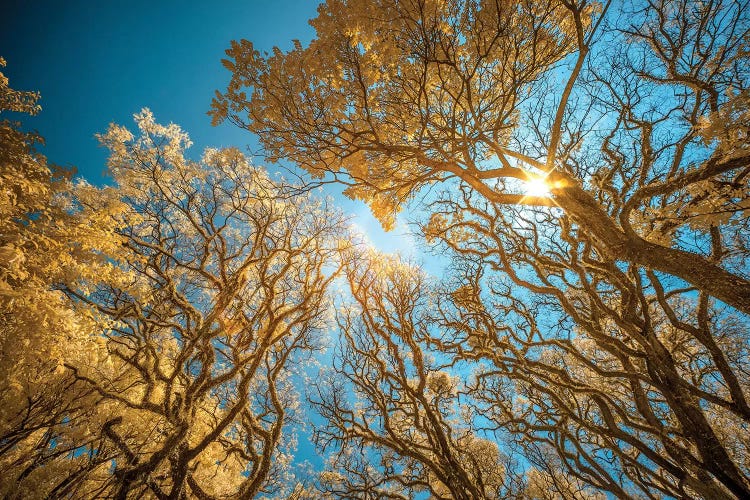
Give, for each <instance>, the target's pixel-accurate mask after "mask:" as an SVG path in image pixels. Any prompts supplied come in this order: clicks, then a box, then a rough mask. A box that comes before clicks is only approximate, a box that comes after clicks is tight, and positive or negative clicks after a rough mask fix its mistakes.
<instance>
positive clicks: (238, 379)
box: [65, 110, 345, 498]
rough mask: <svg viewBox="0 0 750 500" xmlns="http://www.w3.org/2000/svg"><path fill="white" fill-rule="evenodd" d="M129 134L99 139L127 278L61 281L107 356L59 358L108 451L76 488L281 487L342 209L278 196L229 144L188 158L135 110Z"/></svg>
mask: <svg viewBox="0 0 750 500" xmlns="http://www.w3.org/2000/svg"><path fill="white" fill-rule="evenodd" d="M136 122H137V124H138V127H139V130H140V136H139V137H134V136H133V135H132V134H131V133H130V132H129V131H128V130H127V129H125V128H124V127H120V126H115V125H113V126H111V127H110V129H109V131H108V132H107V133H106V134H104V135H102V136H101V141H102V143H103V144H104V145H105V146H107V147H108V148H109V149H110V151H111V156H110V160H109V166H110V171H111V173H112V175H113V177H114V179H115V180H116V182H117V184H118V191H117V192H118V195H119V196H120V197H121V199H122V200H123V202H124V203H125V204H126V206H127V210H126V211H125V212H124V213H123V214H122V215H121V216H120V218H119V220H120V224H121V226H120V227H121V229H119V231H118V233H119V235H120V237H121V239H122V242H123V243H122V244H123V246H124V248H125V255H126V259H127V265H126V266H125V267H126V269H127V271H128V273H129V275H131V276H132V278H131V280H130V281H129V282H126V283H123V282H120V283H115V284H112V283H106V282H104V283H96V282H94V283H92V284H91V287H90V288H89V289H81V288H72V287H69V288H67V289H66V293H67V294H68V296H69V297H70V298H71V299H72V300H73V301H74V302H77V303H82V304H87V305H90V306H92V307H94V308H95V309H96V310H97V312H98V314H99V316H100V328H101V329H100V334H99V339H98V340H99V341H100V342H101V343H102V345H103V346H104V349H105V352H106V357H105V359H104V360H97V361H96V362H95V363H89V364H85V363H67V364H66V365H65V367H66V368H67V370H69V371H70V372H71V373H72V375H73V376H74V377H75V379H76V380H78V381H80V382H83V383H84V384H85V385H86V386H88V387H90V388H91V389H92V390H94V391H95V392H96V393H97V395H98V396H99V398H100V401H99V403H98V411H100V412H101V413H102V414H103V415H104V416H105V417H106V421H104V422H103V424H102V426H101V431H100V432H101V434H102V436H103V438H104V439H105V441H106V442H107V445H108V446H110V447H111V448H113V449H114V450H116V458H115V462H114V465H113V466H112V467H111V468H110V470H111V473H110V474H108V475H107V477H105V478H103V479H102V480H101V481H100V482H99V483H98V484H96V485H91V486H89V489H88V490H86V491H87V492H88V493H87V494H89V495H92V496H101V495H109V496H112V497H114V498H130V497H133V496H139V495H143V494H150V495H155V496H156V497H158V498H185V497H186V496H192V497H196V498H217V497H222V498H226V497H242V498H252V497H255V496H257V495H260V494H261V493H266V494H270V493H274V492H278V491H280V490H281V491H283V488H285V487H286V486H287V482H288V481H289V477H290V476H289V475H288V474H289V473H290V470H289V467H290V461H291V459H292V455H291V453H292V452H293V450H294V436H293V432H291V431H290V425H291V423H292V422H294V421H295V419H296V418H297V417H295V413H296V408H297V405H298V401H297V397H296V395H295V390H294V380H293V379H294V373H295V366H296V365H298V364H299V363H300V360H301V359H305V357H309V356H310V355H311V353H313V352H315V351H316V350H317V349H318V348H319V341H318V340H317V332H318V331H320V329H321V328H324V327H326V325H327V322H326V321H327V320H326V318H327V314H328V313H327V311H328V298H327V288H328V286H329V284H330V282H331V280H333V279H334V278H335V277H336V275H337V274H338V271H337V267H336V264H335V261H334V260H333V258H334V257H335V254H336V252H338V250H339V248H340V247H341V246H342V245H345V244H344V243H343V242H342V241H343V240H342V236H343V232H342V225H341V219H340V218H339V217H338V216H336V215H335V214H334V213H332V212H331V211H330V210H328V209H327V207H325V206H324V205H322V204H321V203H319V202H316V201H314V200H313V199H312V198H310V197H301V198H298V199H295V200H293V201H291V200H288V199H286V198H285V195H284V192H283V190H282V189H281V188H280V187H279V185H277V184H276V183H274V182H272V181H271V180H270V179H269V178H268V176H267V174H266V173H265V172H264V171H263V170H262V169H259V168H256V167H253V166H251V165H250V164H249V163H248V161H247V159H246V158H245V157H244V155H242V154H241V153H240V152H239V151H238V150H237V149H232V148H228V149H221V150H216V149H208V150H206V152H205V153H204V155H203V158H202V160H201V162H200V163H198V162H194V161H191V160H188V159H186V158H185V156H184V151H185V149H186V148H187V147H188V146H189V145H190V142H189V139H188V137H187V135H186V134H185V133H184V132H182V131H181V130H180V129H179V127H177V126H176V125H169V126H161V125H158V124H156V123H155V122H154V119H153V115H152V114H151V113H150V112H149V111H148V110H144V111H143V112H142V113H140V114H138V115H136Z"/></svg>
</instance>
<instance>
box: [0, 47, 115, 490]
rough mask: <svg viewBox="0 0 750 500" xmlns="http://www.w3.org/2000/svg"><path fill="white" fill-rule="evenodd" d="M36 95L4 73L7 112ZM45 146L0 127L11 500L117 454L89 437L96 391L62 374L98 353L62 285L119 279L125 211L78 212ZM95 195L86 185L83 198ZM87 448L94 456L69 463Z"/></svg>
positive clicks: (1, 439) (5, 450) (3, 396)
mask: <svg viewBox="0 0 750 500" xmlns="http://www.w3.org/2000/svg"><path fill="white" fill-rule="evenodd" d="M4 65H5V61H4V60H3V59H1V58H0V66H4ZM38 99H39V95H38V94H37V93H35V92H20V91H16V90H14V89H12V88H10V87H9V86H8V79H7V78H6V77H5V76H4V75H3V74H2V73H0V112H2V113H5V112H7V111H11V112H16V113H25V114H29V115H35V114H36V113H37V112H39V110H40V107H39V105H38V104H37V101H38ZM41 141H42V139H41V137H39V136H38V135H37V134H34V133H29V132H24V131H22V130H21V125H20V123H18V122H16V121H11V120H8V119H4V120H3V121H2V122H0V467H1V468H2V470H3V474H2V478H1V479H0V494H1V495H3V496H4V497H8V498H11V497H12V498H42V497H46V496H47V495H48V494H49V493H50V492H53V491H55V489H57V488H65V485H66V484H68V483H70V482H71V481H75V480H76V479H77V478H80V477H81V476H82V475H84V474H85V473H86V472H87V471H88V470H90V469H91V468H92V467H94V468H95V467H97V466H100V465H101V464H103V463H105V462H106V461H108V460H109V459H110V458H111V455H110V454H109V450H108V449H107V448H106V446H103V444H102V443H101V441H99V440H98V437H97V436H96V434H95V433H90V432H88V426H89V425H90V422H91V420H92V419H94V418H95V416H94V415H93V413H92V405H93V404H94V402H95V400H96V399H97V398H96V395H95V394H94V393H93V391H91V389H90V388H87V387H85V386H84V385H83V384H81V383H79V382H78V381H76V380H75V379H74V378H73V377H72V376H70V374H69V373H67V372H66V371H65V369H64V364H65V363H68V362H78V361H79V360H81V359H82V358H86V357H89V356H95V355H96V349H95V348H94V349H93V350H92V347H94V346H95V345H96V344H92V342H91V339H92V338H93V336H95V335H96V332H97V328H96V324H95V322H94V321H92V319H91V316H90V315H89V314H87V313H85V312H84V311H82V310H81V308H76V307H74V306H73V305H72V304H70V303H69V302H67V301H66V300H65V296H64V294H63V293H62V292H61V291H60V288H61V287H62V286H70V287H77V286H79V285H81V284H82V283H84V282H86V281H88V280H94V279H108V278H112V279H115V276H116V275H117V274H118V273H117V272H116V270H115V269H114V267H113V266H112V262H113V260H114V259H116V258H117V247H118V245H117V242H118V238H117V237H116V236H115V234H114V230H115V226H114V225H113V224H111V223H110V222H111V221H112V219H111V217H110V215H111V214H114V213H117V212H118V210H119V209H120V206H119V204H118V203H117V202H115V201H114V200H107V199H106V198H103V199H102V201H101V203H99V210H98V211H96V212H95V211H90V210H86V209H83V208H82V207H79V209H74V208H73V207H71V206H70V204H69V201H70V200H69V198H68V196H67V193H69V192H70V190H71V189H72V188H73V186H72V183H71V182H70V177H71V172H69V171H66V170H63V169H61V168H59V167H56V166H53V165H49V164H48V163H47V159H46V158H45V157H44V156H43V155H41V154H39V153H38V152H37V151H36V145H37V144H39V143H40V142H41ZM91 196H94V193H93V192H92V191H91V190H90V189H88V188H86V187H81V188H80V197H81V199H85V198H90V197H91ZM105 254H106V255H108V256H109V257H108V259H105V258H104V255H105ZM83 447H89V449H90V450H91V451H92V452H91V453H90V454H77V455H75V456H73V457H71V454H75V453H76V450H80V449H82V448H83Z"/></svg>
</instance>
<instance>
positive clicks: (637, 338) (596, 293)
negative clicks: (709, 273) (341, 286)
mask: <svg viewBox="0 0 750 500" xmlns="http://www.w3.org/2000/svg"><path fill="white" fill-rule="evenodd" d="M440 204H441V205H443V210H442V211H437V212H436V213H438V214H439V215H440V216H441V217H440V218H441V222H440V224H439V225H438V224H433V225H432V226H431V227H430V229H431V230H432V231H434V232H433V233H431V234H432V236H433V237H438V238H440V239H441V240H442V242H443V244H444V245H446V246H448V247H450V248H453V249H455V251H456V254H457V256H458V257H457V258H458V259H459V261H460V262H463V267H459V266H456V268H458V269H461V272H460V274H459V276H460V277H461V286H460V287H458V288H456V291H455V292H453V293H452V294H450V295H449V296H448V298H447V299H444V300H443V301H442V302H443V304H441V306H440V309H441V311H442V312H441V315H442V317H443V321H442V324H443V328H444V334H443V338H441V339H439V340H437V341H436V343H437V345H436V349H438V350H440V351H442V352H444V353H447V354H449V355H451V356H452V357H454V359H457V360H476V361H477V363H478V368H477V372H476V376H477V379H476V382H475V385H474V386H473V387H472V388H471V390H470V392H471V393H472V395H473V398H474V400H475V404H476V407H475V408H476V409H475V411H476V412H477V413H479V414H482V415H485V416H487V417H488V418H489V419H490V420H492V421H493V422H494V423H495V425H494V426H490V428H493V427H496V428H499V429H510V430H511V431H512V432H514V433H515V434H516V435H517V436H518V437H519V439H520V440H521V444H522V445H523V446H524V447H525V448H526V451H527V453H526V455H527V456H528V457H532V456H534V455H535V454H538V453H539V452H538V451H537V449H538V448H541V452H542V453H544V454H545V455H548V454H549V452H553V453H554V454H556V455H557V459H556V461H557V462H559V464H560V466H562V467H565V468H566V469H567V473H568V474H570V475H572V477H574V478H576V479H578V480H581V481H584V482H586V483H588V484H591V485H594V486H596V487H597V488H598V489H601V490H605V491H610V492H612V493H613V494H615V495H616V496H617V497H618V498H638V497H639V496H643V495H668V496H671V497H676V498H682V497H694V496H701V497H703V498H731V496H729V493H728V492H727V490H726V489H724V488H727V489H728V490H730V491H732V492H733V493H734V494H735V495H736V496H737V497H740V498H742V497H743V495H745V491H746V490H747V483H748V470H749V469H748V464H747V463H746V457H747V456H748V455H747V450H748V446H749V445H750V442H748V441H747V438H746V436H747V433H746V432H745V430H746V429H747V425H748V417H750V414H748V412H747V406H746V404H747V393H748V387H750V379H749V378H748V373H747V370H746V369H745V366H746V363H747V361H748V360H747V349H746V346H747V344H748V340H749V339H748V324H747V319H746V318H744V317H742V316H738V315H737V314H736V313H734V312H733V311H731V310H728V309H727V308H715V307H712V306H710V300H709V297H708V294H706V293H705V292H699V293H697V294H694V295H693V296H692V297H690V296H687V294H683V293H682V290H681V289H680V288H679V287H678V286H675V284H674V283H671V282H670V280H669V279H665V278H664V277H659V276H657V275H656V273H654V272H653V271H650V270H642V269H639V268H638V267H637V266H630V267H629V268H627V269H621V268H620V267H618V266H617V265H614V264H613V263H611V262H608V261H607V260H606V259H602V258H601V256H600V255H597V253H596V248H595V246H594V245H592V244H591V242H590V241H589V240H588V239H587V238H586V237H585V236H583V235H582V234H581V233H580V232H578V231H577V230H576V229H575V228H574V227H573V225H572V224H571V223H570V222H569V221H567V220H565V218H563V219H562V220H558V219H557V218H556V217H553V216H551V215H550V214H549V213H548V212H546V211H536V212H534V211H528V210H526V211H520V210H510V209H508V208H507V207H504V208H503V207H493V206H492V205H491V204H489V203H487V202H482V200H480V199H477V196H476V195H475V194H474V193H473V192H471V191H470V190H465V191H464V192H463V199H461V200H456V199H447V200H444V201H443V202H441V203H440ZM433 222H434V219H433ZM561 223H562V224H561ZM560 225H562V227H560ZM488 361H489V364H486V363H487V362H488ZM547 462H549V460H547ZM555 468H556V467H555Z"/></svg>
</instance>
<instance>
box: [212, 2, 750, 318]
mask: <svg viewBox="0 0 750 500" xmlns="http://www.w3.org/2000/svg"><path fill="white" fill-rule="evenodd" d="M747 13H748V9H747V4H746V2H728V1H727V2H723V1H719V2H709V3H701V4H696V3H695V2H690V1H687V0H682V1H676V0H675V1H668V0H663V1H659V2H643V3H640V2H639V3H638V4H636V6H635V7H633V9H632V11H631V12H622V13H617V12H614V9H610V8H609V2H606V3H604V4H603V5H602V4H596V3H588V2H585V1H580V2H574V1H568V0H560V1H558V0H548V1H545V2H536V1H521V2H512V3H507V2H491V1H478V0H476V1H458V0H452V1H423V0H411V1H406V2H402V1H395V0H382V1H377V2H365V1H358V0H348V1H347V0H330V1H328V2H326V3H325V4H323V5H322V6H321V7H320V9H319V15H318V17H317V18H316V19H315V20H313V21H312V25H313V26H314V27H315V29H316V33H317V38H316V39H315V40H313V41H312V42H311V43H310V45H309V46H307V47H303V46H302V45H301V44H299V43H298V44H297V45H296V46H295V48H294V49H293V50H291V51H289V52H287V53H284V52H282V51H280V50H277V49H276V50H274V52H273V54H270V55H261V54H260V53H259V52H258V51H256V50H255V49H254V47H253V45H252V43H250V42H248V41H246V40H242V41H240V42H233V43H232V47H231V48H230V49H229V50H228V51H227V54H228V56H229V59H228V60H226V61H224V64H225V66H226V67H227V68H228V69H229V70H230V71H231V72H232V80H231V82H230V84H229V86H228V88H227V90H226V91H225V92H224V93H218V92H217V96H216V98H215V99H214V102H213V107H212V111H211V114H212V116H213V118H214V121H215V122H218V121H221V120H223V119H230V120H232V121H233V122H235V123H237V124H239V125H240V126H242V127H245V128H247V129H248V130H250V131H252V132H255V133H257V134H258V135H259V136H260V139H261V142H262V144H263V145H264V146H265V148H266V150H267V151H268V155H269V157H270V158H272V159H274V158H279V157H284V158H287V159H290V160H292V161H294V162H295V163H297V164H298V165H301V166H303V167H305V168H306V169H308V170H309V171H311V172H313V173H316V174H318V175H322V174H323V173H325V172H330V173H333V175H334V176H335V177H336V178H337V179H340V180H341V181H342V182H347V183H349V184H350V186H351V187H350V188H349V190H348V193H349V195H350V196H352V197H355V198H359V199H363V200H365V201H366V202H367V203H368V204H369V205H370V206H371V207H372V209H373V212H374V213H375V215H377V216H378V217H380V219H381V220H382V221H383V222H384V224H385V225H386V226H389V225H390V224H391V223H392V221H393V214H394V212H395V211H397V210H399V209H400V207H401V205H402V204H403V203H404V202H405V201H406V200H408V199H410V198H412V197H414V195H415V194H416V193H417V192H418V191H419V190H420V188H422V187H424V186H428V185H432V184H435V183H438V182H447V181H453V182H460V183H463V184H465V185H468V186H471V187H472V189H474V190H475V191H476V192H477V193H478V194H481V195H482V196H483V197H484V198H485V199H487V200H488V201H491V202H492V203H495V204H510V205H524V206H554V207H559V208H560V209H562V211H563V212H564V213H565V214H566V215H567V216H568V217H569V218H570V219H571V220H572V221H573V222H574V223H575V224H576V225H577V226H578V227H580V228H581V231H584V232H585V233H586V234H587V235H588V237H590V238H592V239H593V240H594V241H595V242H596V244H597V247H598V249H599V252H601V253H603V254H606V255H607V256H608V258H609V259H610V260H612V261H621V262H625V263H632V264H636V265H639V266H643V267H647V268H650V269H653V270H654V271H657V272H659V273H664V274H669V275H672V276H675V277H678V278H680V279H682V280H684V281H685V282H687V283H689V284H690V285H691V286H694V287H698V288H700V289H701V290H705V291H706V292H707V293H709V294H710V295H711V296H712V297H715V298H718V299H719V300H722V301H724V302H725V303H727V304H729V305H731V306H733V307H735V308H737V309H738V310H740V311H743V312H744V313H749V312H750V281H748V279H747V277H746V275H745V273H744V271H742V270H741V269H740V270H738V269H736V268H734V267H732V266H731V263H730V262H728V261H727V259H728V258H729V257H730V256H731V257H736V256H737V255H738V254H740V255H745V243H744V241H732V238H730V235H736V234H737V232H736V230H737V229H738V225H739V226H741V227H744V226H743V224H744V223H743V221H744V220H745V219H746V210H747V203H748V202H747V179H748V175H747V169H748V166H749V161H748V158H749V155H748V150H747V146H748V144H747V103H748V94H747V87H748V74H747V69H746V68H748V67H750V65H749V64H748V61H747V57H748V56H747V54H748V52H747V42H748V36H749V35H748V23H747ZM558 81H561V82H563V83H562V84H558V83H557V82H558ZM529 182H544V183H545V184H546V188H547V189H548V191H549V196H537V195H529V194H528V193H524V192H522V191H521V189H522V186H523V184H524V183H529ZM644 215H645V217H643V216H644ZM711 228H714V229H711ZM717 238H718V239H720V240H721V242H720V243H717V244H720V246H721V252H719V254H717V255H721V258H718V257H711V256H709V255H708V248H709V247H710V246H711V243H710V241H711V240H712V239H713V240H716V239H717ZM680 240H682V241H697V242H698V244H697V246H696V247H692V248H691V247H688V246H687V245H685V244H683V243H682V241H680ZM740 240H743V238H740Z"/></svg>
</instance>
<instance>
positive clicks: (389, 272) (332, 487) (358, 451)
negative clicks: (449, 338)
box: [312, 252, 523, 499]
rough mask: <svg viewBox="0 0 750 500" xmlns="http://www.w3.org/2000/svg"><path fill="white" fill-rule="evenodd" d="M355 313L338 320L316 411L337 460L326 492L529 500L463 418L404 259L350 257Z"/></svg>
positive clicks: (347, 309)
mask: <svg viewBox="0 0 750 500" xmlns="http://www.w3.org/2000/svg"><path fill="white" fill-rule="evenodd" d="M346 276H347V280H348V282H349V285H350V289H351V291H352V298H353V301H354V304H350V305H348V306H344V307H342V309H341V311H340V313H339V315H338V323H339V328H340V331H341V334H342V337H341V339H340V342H339V346H338V350H337V354H336V355H335V356H334V361H333V367H332V374H330V375H329V377H327V378H325V379H324V381H323V382H319V383H317V384H315V387H314V390H313V395H312V403H313V406H314V407H315V408H316V409H317V411H318V412H319V413H320V415H321V416H322V417H323V418H324V419H325V423H324V424H323V425H321V426H319V427H318V428H317V430H316V433H315V440H316V442H317V444H318V446H319V448H320V449H321V451H322V452H323V453H326V452H327V451H332V452H333V455H332V457H331V460H330V462H329V464H328V467H327V469H326V470H325V471H324V472H323V473H322V474H321V477H320V481H319V486H320V489H321V490H322V491H323V492H324V493H326V494H328V495H331V496H333V497H335V498H393V499H406V498H414V496H415V495H419V494H420V493H422V494H424V493H429V494H430V496H431V498H439V499H442V498H456V499H499V498H520V494H521V491H522V486H523V484H522V483H523V481H522V479H521V477H520V474H519V473H518V472H517V471H516V470H515V467H514V464H513V463H512V461H511V460H510V458H509V457H507V456H504V455H503V453H502V452H501V450H500V448H499V446H498V444H497V443H496V442H495V441H494V440H492V439H488V438H487V437H486V436H482V435H479V434H476V433H475V432H473V430H472V427H471V424H472V423H473V422H472V421H473V419H472V418H469V421H468V422H467V421H464V420H465V415H463V416H462V415H461V405H460V404H459V401H460V400H459V398H460V393H461V392H462V391H464V390H465V388H464V387H463V384H462V383H461V382H460V381H459V377H458V376H455V375H453V374H452V373H451V372H452V368H451V366H452V365H453V363H451V362H450V360H447V359H446V360H443V361H441V358H440V354H441V353H439V352H430V351H429V348H428V342H429V339H430V335H431V330H432V328H433V321H432V319H431V318H430V313H431V308H430V306H429V301H430V299H431V298H432V294H433V291H432V289H431V287H430V284H429V280H428V279H427V277H426V276H425V275H424V274H423V273H422V272H421V270H419V269H418V268H416V267H414V266H412V265H409V264H407V263H405V262H402V261H400V260H399V259H397V258H395V257H389V256H382V255H377V254H375V253H374V252H370V253H369V255H362V254H360V255H356V254H355V255H353V254H350V255H349V258H348V259H347V266H346Z"/></svg>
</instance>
